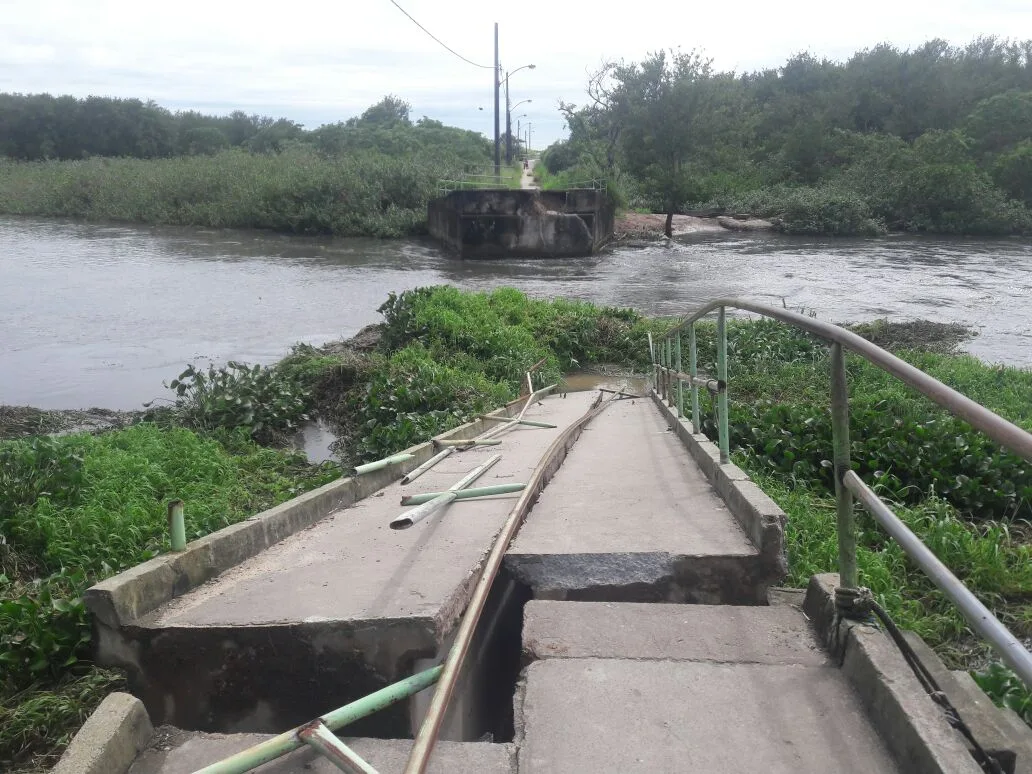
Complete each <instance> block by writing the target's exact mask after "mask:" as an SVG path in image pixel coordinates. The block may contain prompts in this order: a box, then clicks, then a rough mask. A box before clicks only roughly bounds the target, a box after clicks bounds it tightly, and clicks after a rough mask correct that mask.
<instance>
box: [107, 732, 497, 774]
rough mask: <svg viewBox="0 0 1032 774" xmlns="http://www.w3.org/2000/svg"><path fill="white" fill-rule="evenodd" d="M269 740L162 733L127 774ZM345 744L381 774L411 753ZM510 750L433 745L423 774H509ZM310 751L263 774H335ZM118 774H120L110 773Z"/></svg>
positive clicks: (389, 742) (181, 770)
mask: <svg viewBox="0 0 1032 774" xmlns="http://www.w3.org/2000/svg"><path fill="white" fill-rule="evenodd" d="M268 738H269V737H268V736H267V735H263V734H205V733H196V732H183V731H179V730H178V729H174V728H169V727H167V726H166V727H162V728H159V729H158V733H157V734H155V738H154V741H153V743H152V746H151V748H150V749H149V750H146V751H144V752H143V753H142V754H141V755H140V757H139V759H137V761H136V763H134V764H133V766H132V768H130V769H129V772H130V774H192V773H193V772H195V771H197V770H198V769H200V768H202V767H203V766H208V765H210V764H212V763H215V762H216V761H220V760H222V759H223V758H227V757H229V756H230V755H233V754H234V753H237V752H240V751H241V750H245V749H247V748H248V747H251V746H252V745H255V744H258V743H259V742H263V741H265V740H266V739H268ZM341 738H342V739H343V741H344V743H345V744H347V745H348V746H349V747H351V748H352V749H353V750H354V751H355V752H357V753H358V754H359V755H361V756H362V757H363V758H364V759H365V760H366V762H368V763H369V764H370V765H372V766H373V767H375V768H376V769H377V770H378V771H381V772H383V774H388V773H389V772H396V771H401V770H402V769H403V768H404V767H405V761H407V760H408V756H409V752H410V750H411V749H412V741H411V740H409V739H354V738H347V737H341ZM515 770H516V767H515V752H514V750H513V747H512V745H508V744H488V743H458V742H438V743H437V744H436V745H435V747H434V754H433V757H432V758H431V760H430V767H429V769H428V771H430V772H433V773H434V774H480V773H481V772H483V774H514V772H515ZM339 771H340V770H339V769H337V768H336V767H335V766H334V765H333V764H332V763H330V762H329V761H328V760H327V759H326V758H324V757H323V756H321V755H319V754H318V753H317V752H315V751H314V750H310V749H307V748H306V749H301V750H295V751H294V752H292V753H290V754H288V755H285V756H283V757H282V758H280V759H278V760H276V761H272V762H270V763H267V764H265V765H264V766H262V767H261V772H262V774H303V773H304V774H307V772H316V774H330V773H331V772H339ZM109 774H121V772H109Z"/></svg>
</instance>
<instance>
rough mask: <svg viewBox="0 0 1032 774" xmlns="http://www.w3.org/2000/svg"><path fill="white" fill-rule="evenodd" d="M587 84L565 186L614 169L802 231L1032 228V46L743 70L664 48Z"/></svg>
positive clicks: (621, 176) (934, 46) (563, 147)
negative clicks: (733, 70) (723, 69)
mask: <svg viewBox="0 0 1032 774" xmlns="http://www.w3.org/2000/svg"><path fill="white" fill-rule="evenodd" d="M588 93H589V96H590V102H589V103H588V104H587V105H586V106H582V107H580V108H578V107H577V106H575V105H567V104H564V105H562V106H561V107H562V110H563V112H564V114H565V116H566V119H567V123H568V125H569V129H570V137H569V139H567V140H565V141H563V142H560V143H557V144H555V145H553V146H552V147H550V148H549V149H548V150H547V151H546V153H545V155H544V163H545V166H546V168H547V169H548V171H549V172H550V173H552V175H554V176H556V184H561V183H562V182H563V180H564V179H565V178H568V177H571V176H573V177H578V178H582V177H586V176H589V177H590V176H598V175H601V176H606V177H609V178H610V179H611V180H615V182H616V183H617V189H618V190H619V191H621V192H622V193H623V195H624V196H625V198H626V200H627V201H628V202H629V203H631V204H632V205H635V206H646V207H650V208H654V209H657V210H661V211H666V212H676V211H684V210H687V209H698V208H715V209H721V210H732V211H733V210H748V211H752V212H756V213H758V214H761V215H765V216H770V217H774V218H776V219H777V220H778V222H779V223H780V225H781V226H782V228H784V229H785V230H786V231H791V232H797V233H876V232H879V231H882V230H884V229H886V228H889V229H900V230H911V231H930V232H942V233H976V234H977V233H994V234H1003V233H1021V232H1029V231H1030V230H1032V216H1030V214H1029V209H1028V207H1029V205H1032V41H1025V42H1022V43H1011V42H1007V41H1001V40H999V39H996V38H980V39H978V40H976V41H974V42H973V43H971V44H969V45H967V46H965V47H962V48H956V47H952V46H950V45H948V44H947V43H946V42H944V41H942V40H933V41H930V42H928V43H926V44H924V45H923V46H920V47H919V48H916V49H913V50H907V51H901V50H899V49H896V48H894V47H892V46H889V45H880V46H876V47H874V48H872V49H866V50H864V51H861V52H859V53H857V54H856V55H854V56H853V57H852V58H851V59H849V60H848V61H847V62H844V63H842V62H834V61H830V60H827V59H817V58H815V57H813V56H812V55H810V54H799V55H797V56H794V57H792V58H791V59H789V60H788V61H787V62H786V63H785V65H784V66H783V67H780V68H778V69H771V70H765V71H763V72H757V73H748V74H744V75H737V74H735V73H721V72H715V71H714V70H713V69H712V67H711V65H710V63H709V62H708V61H706V60H705V59H703V58H702V57H700V56H699V55H697V54H695V53H694V52H693V53H690V54H684V53H679V52H672V53H665V52H661V53H658V54H654V55H652V56H650V57H648V58H647V59H646V60H644V61H643V62H641V63H635V64H629V65H628V64H611V65H608V66H606V67H604V68H603V69H602V70H601V71H599V72H598V73H596V74H595V76H593V77H592V78H591V80H590V81H589V84H588Z"/></svg>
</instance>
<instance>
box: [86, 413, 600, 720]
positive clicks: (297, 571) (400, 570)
mask: <svg viewBox="0 0 1032 774" xmlns="http://www.w3.org/2000/svg"><path fill="white" fill-rule="evenodd" d="M594 397H595V396H594V395H591V394H583V393H580V394H576V393H571V394H570V395H569V396H568V397H566V398H562V397H558V396H554V397H549V398H547V399H545V400H544V401H543V402H542V403H540V404H536V405H535V406H533V407H532V408H531V409H530V411H529V412H528V414H527V417H528V418H532V419H534V420H538V421H542V422H547V423H552V424H555V425H557V428H556V429H548V428H537V427H529V426H519V427H517V428H515V429H513V430H511V431H509V432H508V433H506V434H505V435H503V436H502V439H503V440H502V444H501V445H500V446H493V447H492V446H487V447H478V448H477V449H473V450H470V451H466V452H461V453H456V454H453V455H452V456H450V457H448V458H447V459H445V460H444V461H443V462H441V463H440V464H438V465H437V466H436V467H435V468H433V469H432V470H431V471H429V472H428V473H426V474H424V475H423V476H422V477H420V478H418V479H417V480H416V481H415V482H413V483H412V484H410V485H407V486H404V487H403V486H401V485H400V484H399V483H397V482H396V483H394V484H391V485H389V486H388V487H387V488H386V489H384V490H382V492H380V493H378V494H377V495H374V496H370V497H367V498H365V499H363V500H360V501H358V502H356V503H355V504H354V505H352V506H351V507H348V508H345V509H342V510H339V511H337V512H335V513H333V514H331V515H330V516H328V517H326V518H325V519H323V520H322V521H320V522H318V523H317V524H315V525H314V526H312V527H310V528H308V529H305V530H303V531H301V532H297V533H295V534H293V535H291V536H289V537H287V538H285V539H283V540H282V541H280V542H278V543H276V544H275V545H273V546H271V547H269V548H268V549H266V550H264V551H263V552H261V553H260V554H258V555H257V556H254V557H253V558H251V559H248V560H246V561H244V562H242V563H240V564H238V565H237V566H235V567H233V568H232V569H229V570H227V571H225V572H223V573H222V574H221V575H219V576H218V577H217V578H215V579H214V580H212V581H210V582H208V583H205V584H204V585H201V586H199V587H197V588H195V589H193V590H191V591H189V592H187V593H185V594H183V595H182V596H179V597H177V598H175V599H173V600H172V601H171V602H168V603H167V604H165V605H163V606H162V607H160V608H159V609H157V610H155V611H154V612H153V613H149V614H147V615H145V616H143V617H140V618H137V619H135V620H132V621H129V622H128V623H126V624H124V625H122V626H120V627H118V628H117V629H111V628H106V627H101V629H100V631H99V632H98V639H99V656H100V659H101V661H102V662H103V663H105V664H110V665H115V666H119V667H122V668H124V669H126V670H127V672H128V675H129V684H130V690H131V691H132V693H133V694H134V695H136V696H139V697H140V698H141V699H143V701H144V703H145V704H146V706H147V709H148V711H149V713H150V715H151V717H152V718H153V719H154V721H155V722H156V723H162V724H170V725H174V726H177V727H179V728H186V729H193V730H204V731H221V732H237V731H252V732H276V731H279V730H282V729H284V728H290V727H293V726H296V725H300V724H301V723H304V722H306V721H307V720H309V719H311V718H312V717H315V716H318V715H319V714H320V713H323V712H326V711H327V710H329V709H331V708H333V707H338V706H341V705H343V704H346V703H348V702H349V701H351V700H353V699H355V698H358V697H361V696H364V695H367V694H369V693H371V692H373V691H375V690H377V689H379V688H381V687H383V686H384V685H385V684H388V683H391V682H394V681H396V680H398V679H402V678H404V677H407V676H409V675H410V674H412V673H413V672H415V671H418V669H420V668H425V667H424V666H423V665H422V660H425V659H437V658H440V657H441V655H442V653H443V652H444V651H446V649H447V646H448V643H449V638H450V636H451V635H452V633H453V630H454V628H455V626H456V624H457V622H458V619H459V616H460V615H461V614H462V612H463V610H464V609H465V607H466V604H467V603H468V601H469V598H470V595H471V593H472V589H473V586H474V584H475V581H476V577H477V572H478V570H479V568H480V566H481V563H482V562H483V560H484V558H485V556H486V555H487V553H488V551H489V550H490V547H491V544H492V541H493V539H494V537H495V535H496V534H497V533H498V531H499V529H500V528H501V526H502V524H503V523H504V522H505V519H506V517H507V516H508V514H509V512H510V510H511V508H512V506H513V504H514V502H515V500H516V498H517V497H518V494H513V495H506V496H500V497H494V498H484V499H476V500H463V501H457V502H455V503H452V504H451V505H450V506H449V507H448V508H446V509H445V510H443V511H440V512H438V513H437V514H436V515H434V516H432V517H430V518H428V519H426V520H425V521H422V522H420V523H418V524H416V525H415V526H413V527H411V528H410V529H407V530H402V531H396V530H392V529H390V528H389V526H388V525H389V523H390V521H391V519H392V518H393V517H395V516H397V515H398V514H400V513H401V512H402V511H403V510H404V509H403V508H402V506H400V504H399V502H400V498H401V497H402V495H405V494H411V493H421V492H430V491H440V490H444V489H447V488H448V487H449V486H451V485H452V484H454V483H455V482H457V481H458V480H459V479H460V478H462V477H463V476H464V475H465V474H466V473H468V472H469V471H470V470H472V469H473V468H475V467H476V466H478V465H480V464H482V463H483V462H484V461H485V460H486V459H487V458H488V457H489V456H491V455H494V454H498V453H500V454H501V455H502V457H501V461H500V462H499V463H498V464H497V465H495V466H494V467H493V468H491V469H490V470H489V471H488V472H487V473H486V474H485V475H484V476H483V477H482V478H481V479H480V480H479V481H478V484H479V485H490V484H502V483H513V482H526V481H528V480H529V478H530V476H531V473H532V472H533V470H534V469H535V467H536V466H537V464H538V463H539V461H540V459H541V457H542V455H543V454H544V452H545V451H546V450H547V449H548V447H549V445H550V444H551V443H552V442H553V440H555V438H556V437H557V436H558V435H559V434H560V433H561V432H562V431H563V429H564V428H565V427H567V426H569V425H570V424H571V423H572V422H574V421H576V420H577V419H578V418H580V417H581V416H582V415H583V413H584V412H585V411H586V410H587V408H588V406H589V405H590V403H591V401H592V400H593V398H594ZM485 615H486V616H488V617H489V616H490V615H492V611H491V610H488V611H487V612H486V613H485ZM483 628H484V630H490V627H489V626H485V627H483ZM513 639H514V640H515V637H514V638H513ZM475 647H477V646H475ZM514 647H515V645H514ZM484 649H485V651H490V649H489V648H487V647H486V646H485V648H484ZM473 655H476V654H475V653H474V654H473ZM513 658H514V660H515V659H516V658H518V653H517V654H514V656H513ZM471 662H477V659H475V658H474V659H471ZM479 663H480V668H483V669H486V670H488V671H490V670H491V669H492V668H494V665H493V663H492V661H491V654H490V653H488V655H487V656H486V657H485V658H484V659H480V660H479ZM459 703H461V702H459ZM459 712H460V710H456V713H459ZM461 712H462V713H464V714H463V717H467V718H472V721H471V722H473V724H474V725H475V724H476V718H477V716H478V715H479V714H480V713H479V711H478V709H477V708H476V707H475V706H473V707H466V708H464V709H463V710H461ZM412 728H413V718H412V717H410V716H409V708H407V707H405V706H403V705H397V706H396V707H393V708H391V709H390V710H387V711H385V712H382V713H378V714H377V715H375V716H373V717H371V718H369V719H367V720H365V721H361V722H360V724H359V725H358V726H356V727H355V728H354V729H352V732H353V733H356V734H358V735H368V736H377V737H380V736H383V737H404V736H408V735H409V734H410V733H412ZM450 733H451V732H447V733H446V735H445V737H444V738H458V739H460V740H462V739H468V738H479V737H480V735H481V733H482V731H479V730H477V729H475V728H474V729H468V733H467V730H461V729H460V730H456V731H455V734H456V735H457V736H456V737H451V736H449V734H450Z"/></svg>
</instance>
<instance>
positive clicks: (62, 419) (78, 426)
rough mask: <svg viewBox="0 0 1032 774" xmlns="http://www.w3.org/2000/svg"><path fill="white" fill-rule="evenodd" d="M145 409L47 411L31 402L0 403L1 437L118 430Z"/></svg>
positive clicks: (1, 438)
mask: <svg viewBox="0 0 1032 774" xmlns="http://www.w3.org/2000/svg"><path fill="white" fill-rule="evenodd" d="M142 415H143V412H142V411H111V410H110V409H101V408H91V409H72V410H61V411H44V410H43V409H38V408H33V407H32V406H0V441H4V440H8V439H11V438H23V437H25V436H29V435H68V434H70V433H97V432H101V431H102V430H117V429H118V428H121V427H128V426H129V425H131V424H133V423H134V422H137V421H139V418H140V417H141V416H142Z"/></svg>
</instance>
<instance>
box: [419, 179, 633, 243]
mask: <svg viewBox="0 0 1032 774" xmlns="http://www.w3.org/2000/svg"><path fill="white" fill-rule="evenodd" d="M427 221H428V224H429V229H430V234H431V236H433V237H435V238H436V239H439V240H441V241H442V242H443V243H444V244H445V246H446V247H448V248H449V249H451V250H452V251H454V252H456V253H458V254H459V255H460V256H462V257H464V258H494V257H507V256H523V257H530V258H554V257H569V256H578V255H591V254H592V253H593V252H594V251H595V250H597V249H598V248H599V247H601V246H602V244H603V243H604V242H606V241H607V240H608V239H609V238H610V237H611V236H612V234H613V208H612V206H611V205H610V203H609V201H608V199H607V198H606V195H605V192H603V191H596V190H592V189H573V190H570V191H540V190H538V189H536V188H534V189H522V190H517V189H475V190H464V191H452V192H451V193H449V194H447V195H446V196H442V197H440V198H438V199H434V200H433V201H431V202H430V203H429V204H428V206H427Z"/></svg>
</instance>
